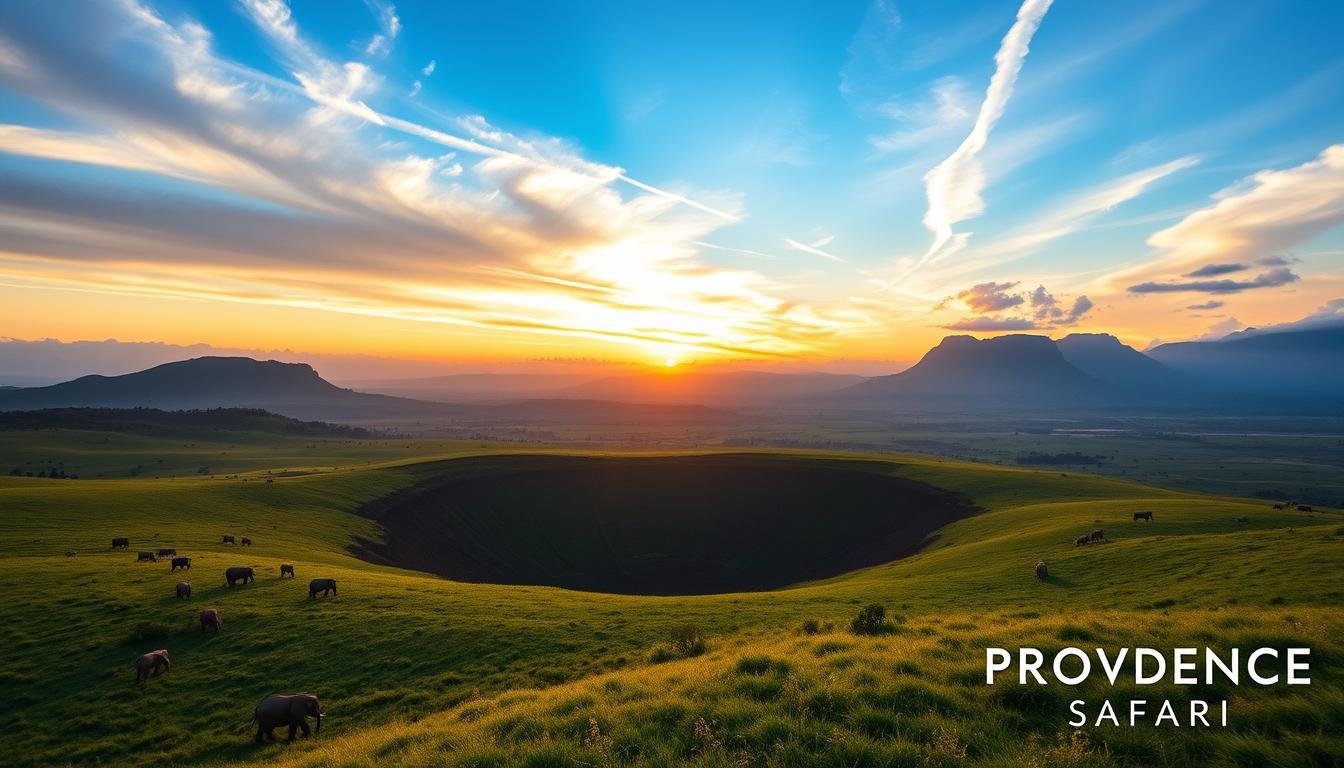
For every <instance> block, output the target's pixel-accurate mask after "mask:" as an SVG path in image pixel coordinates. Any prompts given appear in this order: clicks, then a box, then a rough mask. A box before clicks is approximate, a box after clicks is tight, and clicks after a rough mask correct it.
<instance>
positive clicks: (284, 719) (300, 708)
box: [252, 693, 325, 744]
mask: <svg viewBox="0 0 1344 768" xmlns="http://www.w3.org/2000/svg"><path fill="white" fill-rule="evenodd" d="M324 714H325V713H324V712H323V711H322V705H321V704H319V703H318V701H317V697H316V696H314V695H312V694H311V693H294V694H278V693H277V694H272V695H270V696H267V697H266V698H264V699H262V700H261V703H260V704H258V705H257V708H256V710H254V711H253V712H252V722H254V723H256V724H257V743H258V744H260V743H262V740H263V739H269V740H271V741H275V729H276V728H278V727H280V726H282V725H288V726H289V740H290V741H293V740H294V731H295V730H298V729H302V730H303V736H304V738H307V737H308V735H309V734H310V733H311V732H310V731H309V730H308V718H310V717H311V718H314V719H315V720H316V721H317V726H316V729H315V730H316V732H317V733H321V732H322V716H323V715H324Z"/></svg>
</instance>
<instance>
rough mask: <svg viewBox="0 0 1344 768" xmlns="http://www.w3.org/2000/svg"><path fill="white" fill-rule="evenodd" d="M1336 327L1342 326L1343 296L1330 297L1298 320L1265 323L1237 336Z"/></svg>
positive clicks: (1343, 314)
mask: <svg viewBox="0 0 1344 768" xmlns="http://www.w3.org/2000/svg"><path fill="white" fill-rule="evenodd" d="M1338 327H1344V298H1340V299H1330V300H1329V301H1327V302H1325V303H1324V304H1322V305H1321V306H1319V307H1317V308H1316V309H1315V311H1313V312H1312V313H1311V314H1309V315H1307V316H1306V317H1303V318H1300V319H1298V320H1293V321H1291V322H1287V323H1278V324H1276V325H1266V326H1262V327H1259V328H1248V329H1246V330H1244V331H1242V332H1241V333H1239V334H1237V336H1238V337H1242V336H1261V335H1264V334H1267V333H1283V332H1285V331H1309V330H1312V329H1315V328H1338Z"/></svg>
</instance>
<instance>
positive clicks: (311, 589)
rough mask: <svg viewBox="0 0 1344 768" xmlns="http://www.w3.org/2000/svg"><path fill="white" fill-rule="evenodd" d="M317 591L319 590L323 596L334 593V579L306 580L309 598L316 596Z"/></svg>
mask: <svg viewBox="0 0 1344 768" xmlns="http://www.w3.org/2000/svg"><path fill="white" fill-rule="evenodd" d="M318 592H321V593H322V596H323V597H326V596H327V594H328V593H330V594H333V595H334V594H336V580H335V579H313V580H312V581H310V582H308V597H309V599H312V598H314V597H317V593H318Z"/></svg>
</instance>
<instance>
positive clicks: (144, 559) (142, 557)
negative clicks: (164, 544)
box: [135, 552, 159, 563]
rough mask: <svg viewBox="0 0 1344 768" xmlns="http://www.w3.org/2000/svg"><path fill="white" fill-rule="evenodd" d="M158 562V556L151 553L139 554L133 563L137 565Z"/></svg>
mask: <svg viewBox="0 0 1344 768" xmlns="http://www.w3.org/2000/svg"><path fill="white" fill-rule="evenodd" d="M158 561H159V557H158V555H156V554H154V553H153V552H140V553H138V554H136V556H135V562H137V563H157V562H158Z"/></svg>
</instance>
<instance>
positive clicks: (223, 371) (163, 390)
mask: <svg viewBox="0 0 1344 768" xmlns="http://www.w3.org/2000/svg"><path fill="white" fill-rule="evenodd" d="M49 408H158V409H162V410H167V411H178V410H203V409H211V408H261V409H264V410H267V411H270V412H272V413H277V414H281V415H284V416H288V417H290V418H295V419H304V420H321V421H334V422H351V421H355V422H367V421H389V420H390V421H398V420H400V421H409V420H415V421H419V420H426V421H429V422H452V424H453V426H456V427H468V426H499V425H510V426H514V425H519V424H530V425H538V424H558V423H577V422H582V423H591V424H617V425H618V424H633V423H708V422H714V423H719V422H722V421H723V420H725V419H730V418H732V414H731V413H729V412H727V411H720V410H717V409H713V408H704V407H700V406H695V405H684V406H683V405H678V406H671V405H640V404H631V403H613V402H606V401H598V400H591V399H546V400H540V399H507V400H506V399H502V398H501V399H497V400H496V401H495V402H490V403H480V404H461V403H439V402H426V401H423V400H412V399H410V398H405V397H392V396H390V395H379V394H369V393H366V392H356V391H354V390H351V389H343V388H341V387H338V386H336V385H334V384H332V383H331V382H329V381H327V380H325V379H323V378H322V377H321V376H319V375H318V374H317V371H315V370H313V368H312V366H309V365H307V364H305V363H281V362H276V361H274V360H266V361H261V360H253V359H251V358H248V357H198V358H195V359H192V360H182V361H179V362H176V363H165V364H164V365H159V366H155V367H153V368H150V369H148V370H144V371H139V372H136V373H128V374H124V375H122V376H84V377H81V378H78V379H74V380H73V381H67V382H64V383H61V384H53V385H51V386H46V387H27V388H12V389H0V411H32V410H39V409H49Z"/></svg>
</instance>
